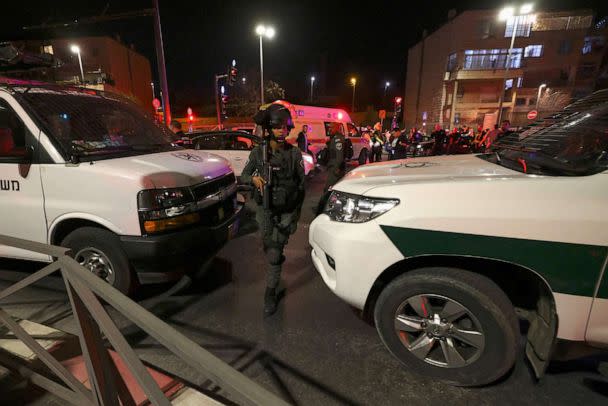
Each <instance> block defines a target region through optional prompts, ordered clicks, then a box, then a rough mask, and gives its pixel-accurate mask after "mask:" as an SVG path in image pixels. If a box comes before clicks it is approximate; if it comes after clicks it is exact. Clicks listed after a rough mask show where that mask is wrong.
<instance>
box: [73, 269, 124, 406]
mask: <svg viewBox="0 0 608 406" xmlns="http://www.w3.org/2000/svg"><path fill="white" fill-rule="evenodd" d="M61 273H62V275H63V280H64V282H65V287H66V290H67V292H68V297H69V298H70V304H71V305H72V312H73V313H74V320H76V325H77V326H78V338H79V340H80V347H81V349H82V357H83V358H84V362H85V366H86V368H87V375H88V377H89V382H90V384H91V388H93V392H94V398H95V399H94V400H95V404H96V405H98V406H110V405H112V406H118V405H119V402H118V399H117V397H116V394H117V389H116V387H115V385H114V380H113V379H112V378H111V377H108V374H109V372H110V371H109V370H108V369H107V368H105V366H106V365H108V363H107V362H104V356H105V357H108V351H107V349H106V348H105V347H104V346H103V343H102V342H101V337H99V335H100V333H99V329H97V330H96V327H97V326H94V325H93V322H92V320H90V319H89V315H88V314H87V311H86V308H85V307H84V305H83V304H82V301H81V300H80V299H79V298H78V296H77V295H76V292H75V291H74V289H73V288H72V285H71V284H70V282H69V280H68V277H67V275H66V269H65V268H63V269H62V270H61ZM95 333H97V334H95ZM96 338H97V339H96ZM108 378H110V379H108Z"/></svg>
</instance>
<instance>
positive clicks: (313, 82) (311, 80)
mask: <svg viewBox="0 0 608 406" xmlns="http://www.w3.org/2000/svg"><path fill="white" fill-rule="evenodd" d="M314 86H315V77H314V76H311V77H310V102H311V103H312V100H313V99H312V94H313V93H312V89H313V88H314Z"/></svg>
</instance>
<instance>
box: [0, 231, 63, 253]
mask: <svg viewBox="0 0 608 406" xmlns="http://www.w3.org/2000/svg"><path fill="white" fill-rule="evenodd" d="M0 245H7V246H9V247H14V248H21V249H23V250H26V251H33V252H37V253H39V254H46V255H51V256H53V257H60V256H62V255H66V254H67V252H69V251H70V249H69V248H64V247H58V246H56V245H48V244H43V243H40V242H34V241H28V240H23V239H21V238H15V237H9V236H6V235H0Z"/></svg>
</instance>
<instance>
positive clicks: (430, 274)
mask: <svg viewBox="0 0 608 406" xmlns="http://www.w3.org/2000/svg"><path fill="white" fill-rule="evenodd" d="M607 101H608V91H603V92H599V93H596V94H594V95H593V96H592V97H590V98H589V99H587V100H584V101H581V102H579V103H576V104H573V105H571V106H569V107H568V108H566V109H565V110H564V112H563V113H560V114H558V115H556V116H553V117H550V118H548V119H545V120H543V121H540V122H538V123H535V125H533V126H531V127H529V128H527V129H524V130H523V131H522V132H521V133H514V134H512V135H510V136H506V137H505V138H504V139H503V140H502V142H500V143H499V144H498V147H499V148H498V149H497V150H496V152H495V153H492V154H484V155H466V156H465V155H459V156H448V157H434V158H419V159H411V160H402V161H390V162H383V163H380V164H373V165H366V166H363V167H359V168H357V169H355V170H354V171H352V172H350V173H349V174H348V175H347V176H346V177H345V178H344V180H343V181H341V182H340V183H338V184H337V185H336V186H335V187H334V190H333V192H332V194H331V196H330V197H329V200H328V202H327V204H326V206H325V210H324V213H323V214H321V215H320V216H318V217H317V218H316V219H315V220H314V222H313V223H312V224H311V227H310V244H311V246H312V259H313V262H314V264H315V267H316V268H317V270H318V271H319V272H320V274H321V276H322V277H323V280H324V281H325V283H326V284H327V285H328V286H329V288H330V289H331V290H332V291H334V293H335V294H336V295H338V296H339V297H341V298H342V299H344V300H345V301H346V302H348V303H349V304H351V305H353V306H355V307H357V308H359V309H362V310H364V314H365V315H369V316H371V317H373V320H374V321H375V325H376V328H377V330H378V333H379V334H380V337H381V338H382V340H383V342H384V343H385V345H386V346H387V347H388V349H389V350H390V351H391V352H392V353H393V355H395V356H396V357H397V358H398V359H399V360H400V361H401V362H403V363H404V364H405V365H407V366H408V367H409V368H410V369H412V370H414V371H417V372H420V373H422V374H426V375H429V376H432V377H434V378H438V379H443V380H446V381H450V382H452V383H454V384H458V385H482V384H486V383H490V382H493V381H495V380H497V379H498V378H500V377H501V376H503V375H504V374H505V373H506V372H507V371H508V370H509V369H510V368H512V366H513V365H514V363H515V360H516V358H517V354H518V340H519V337H520V329H519V323H518V317H517V315H519V316H521V317H525V318H527V319H528V321H529V323H530V328H529V330H528V333H527V345H526V355H527V357H528V359H529V360H530V362H531V365H532V366H533V369H534V371H535V373H536V375H537V376H539V377H540V376H542V375H543V373H544V371H545V368H546V366H547V364H548V362H549V360H550V357H551V355H552V350H553V348H554V343H555V339H556V338H559V339H564V340H569V341H574V342H579V343H587V344H591V345H593V346H596V347H605V346H606V345H607V344H608V276H607V275H606V274H605V267H606V263H607V261H608V217H607V216H606V207H607V206H608V102H607ZM516 309H517V310H518V312H517V313H516Z"/></svg>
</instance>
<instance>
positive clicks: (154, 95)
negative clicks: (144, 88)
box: [150, 82, 156, 100]
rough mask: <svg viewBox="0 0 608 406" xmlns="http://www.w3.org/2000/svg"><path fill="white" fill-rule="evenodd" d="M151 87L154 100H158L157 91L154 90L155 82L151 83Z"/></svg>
mask: <svg viewBox="0 0 608 406" xmlns="http://www.w3.org/2000/svg"><path fill="white" fill-rule="evenodd" d="M150 86H151V87H152V100H154V99H156V91H155V89H154V82H150Z"/></svg>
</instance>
